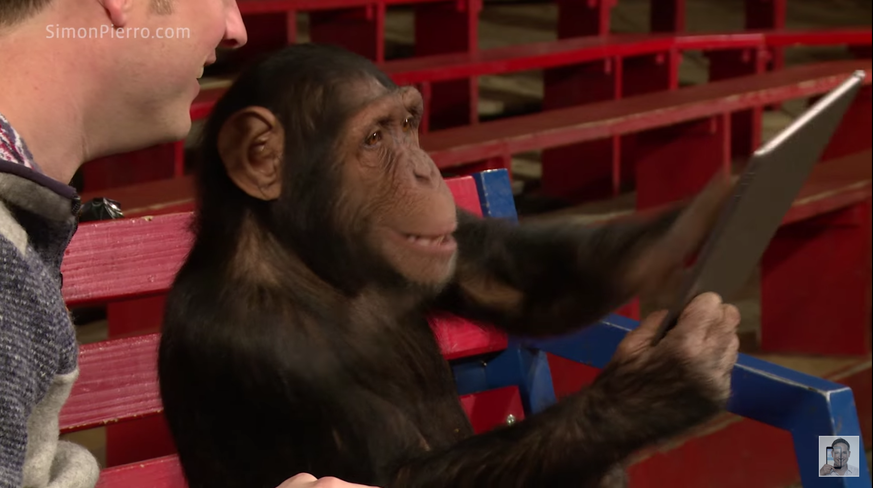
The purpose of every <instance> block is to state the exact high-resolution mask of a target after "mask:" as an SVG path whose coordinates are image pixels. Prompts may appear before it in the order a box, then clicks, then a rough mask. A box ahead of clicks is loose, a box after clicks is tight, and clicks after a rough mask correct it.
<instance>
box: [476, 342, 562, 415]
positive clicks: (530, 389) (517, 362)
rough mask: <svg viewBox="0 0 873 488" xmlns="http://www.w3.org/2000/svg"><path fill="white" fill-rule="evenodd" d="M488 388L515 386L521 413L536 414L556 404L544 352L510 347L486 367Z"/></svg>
mask: <svg viewBox="0 0 873 488" xmlns="http://www.w3.org/2000/svg"><path fill="white" fill-rule="evenodd" d="M485 376H486V378H487V381H488V386H489V387H490V388H503V387H506V386H518V391H519V393H520V395H521V401H522V404H523V405H524V411H525V412H526V413H527V414H535V413H538V412H541V411H543V410H544V409H546V408H548V407H549V406H551V405H554V404H555V403H556V402H557V398H556V396H555V388H554V385H553V384H552V373H551V370H550V369H549V361H548V358H547V357H546V353H545V352H542V351H535V350H531V349H527V348H522V347H519V346H518V345H517V344H510V345H509V348H508V349H507V350H506V351H504V352H503V353H502V354H500V355H499V356H497V357H496V358H494V359H493V360H491V361H489V362H488V363H487V365H486V366H485Z"/></svg>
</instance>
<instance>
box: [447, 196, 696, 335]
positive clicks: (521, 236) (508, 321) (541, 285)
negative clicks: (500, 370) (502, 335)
mask: <svg viewBox="0 0 873 488" xmlns="http://www.w3.org/2000/svg"><path fill="white" fill-rule="evenodd" d="M679 213H680V211H679V210H678V209H674V210H670V211H667V212H664V213H661V214H659V215H658V216H656V217H649V218H645V219H629V220H626V221H621V222H614V223H608V224H605V225H600V226H596V227H595V226H583V225H580V224H578V223H568V222H562V221H550V222H536V223H530V224H525V223H522V224H520V225H515V224H512V223H510V222H507V221H504V220H498V219H480V218H477V217H475V216H472V215H470V214H468V213H466V212H463V211H460V212H459V227H458V231H457V232H456V234H455V236H456V239H457V241H458V245H459V261H458V269H457V273H456V277H455V280H454V282H453V283H452V284H451V285H450V286H449V287H448V288H447V290H446V291H445V293H444V294H443V296H442V297H441V299H440V303H439V307H441V308H445V309H446V310H448V311H451V312H454V313H457V314H460V315H464V316H467V317H470V318H476V319H482V320H485V321H488V322H491V323H493V324H494V325H496V326H498V327H501V328H503V329H506V330H507V331H509V332H511V333H514V334H522V335H546V334H560V333H564V332H568V331H570V330H572V329H574V328H578V327H580V326H583V325H586V324H588V323H591V322H594V321H596V320H598V319H600V318H602V317H603V316H605V315H607V314H608V313H610V312H612V311H613V310H615V309H617V308H619V307H620V306H622V305H623V304H624V303H626V302H627V301H629V300H630V299H631V298H633V296H634V295H635V293H636V292H637V291H638V290H635V289H634V286H633V285H632V284H631V283H629V273H630V271H631V270H630V266H631V265H632V264H633V262H634V259H635V258H637V257H639V256H640V253H641V251H643V250H644V249H646V248H647V247H648V246H649V245H651V244H652V243H653V242H655V241H656V240H657V239H658V238H660V237H663V236H664V234H665V233H666V232H667V230H669V228H670V226H671V224H673V223H674V222H675V220H676V218H677V216H678V215H679Z"/></svg>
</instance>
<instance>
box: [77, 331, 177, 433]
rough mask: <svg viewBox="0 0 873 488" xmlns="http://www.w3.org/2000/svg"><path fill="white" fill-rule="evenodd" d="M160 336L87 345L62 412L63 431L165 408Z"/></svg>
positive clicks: (139, 415) (81, 428)
mask: <svg viewBox="0 0 873 488" xmlns="http://www.w3.org/2000/svg"><path fill="white" fill-rule="evenodd" d="M159 341H160V338H159V336H158V335H157V334H151V335H146V336H140V337H132V338H129V339H118V340H114V341H104V342H100V343H96V344H86V345H83V346H82V347H81V350H80V351H79V371H80V373H79V379H78V381H76V384H75V385H74V386H73V390H72V392H71V393H70V398H69V400H68V401H67V403H65V404H64V408H63V409H62V410H61V415H60V428H61V432H63V433H67V432H75V431H78V430H85V429H90V428H94V427H100V426H104V425H108V424H112V423H115V422H118V421H120V420H133V419H138V418H144V417H150V416H154V415H158V414H160V413H161V412H163V410H164V409H163V406H162V405H161V398H160V391H159V389H158V376H157V364H158V342H159Z"/></svg>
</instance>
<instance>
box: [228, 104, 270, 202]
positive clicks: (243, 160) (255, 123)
mask: <svg viewBox="0 0 873 488" xmlns="http://www.w3.org/2000/svg"><path fill="white" fill-rule="evenodd" d="M284 152H285V133H284V129H283V127H282V123H281V122H280V121H279V119H278V118H277V117H276V116H275V115H274V114H273V112H271V111H269V110H267V109H266V108H263V107H247V108H244V109H242V110H240V111H239V112H236V113H235V114H233V115H231V116H230V118H229V119H227V121H226V122H225V123H224V126H222V128H221V131H220V132H219V134H218V153H219V155H220V156H221V160H222V162H223V163H224V167H225V168H226V170H227V175H228V176H229V177H230V179H231V180H233V182H234V183H235V184H236V186H238V187H239V188H240V189H241V190H242V191H244V192H246V193H247V194H249V195H250V196H252V197H253V198H257V199H259V200H275V199H277V198H279V195H280V194H281V193H282V177H281V175H282V161H283V156H284Z"/></svg>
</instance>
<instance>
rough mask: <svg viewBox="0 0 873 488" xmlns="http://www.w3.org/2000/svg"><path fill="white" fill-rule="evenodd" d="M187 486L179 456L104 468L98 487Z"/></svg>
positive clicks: (168, 487)
mask: <svg viewBox="0 0 873 488" xmlns="http://www.w3.org/2000/svg"><path fill="white" fill-rule="evenodd" d="M122 487H123V488H187V484H186V483H185V477H184V475H183V474H182V465H181V464H179V458H178V457H177V456H167V457H162V458H158V459H152V460H149V461H146V462H142V463H136V464H130V465H126V466H119V467H117V468H110V469H104V470H103V471H102V472H101V473H100V481H98V482H97V488H122Z"/></svg>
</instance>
